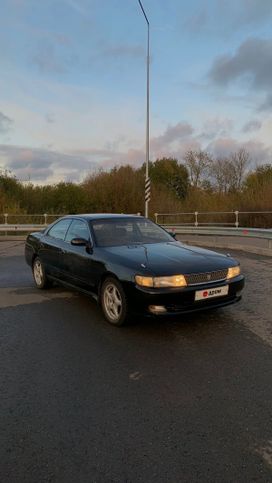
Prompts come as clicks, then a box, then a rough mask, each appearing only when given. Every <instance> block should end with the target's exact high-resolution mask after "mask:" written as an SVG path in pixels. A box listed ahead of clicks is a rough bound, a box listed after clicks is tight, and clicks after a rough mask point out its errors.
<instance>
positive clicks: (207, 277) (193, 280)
mask: <svg viewBox="0 0 272 483" xmlns="http://www.w3.org/2000/svg"><path fill="white" fill-rule="evenodd" d="M227 274H228V269H227V268H225V269H224V270H216V271H214V272H205V273H189V274H187V275H184V277H185V280H186V283H187V285H198V284H201V283H211V282H218V281H219V280H224V279H225V278H227Z"/></svg>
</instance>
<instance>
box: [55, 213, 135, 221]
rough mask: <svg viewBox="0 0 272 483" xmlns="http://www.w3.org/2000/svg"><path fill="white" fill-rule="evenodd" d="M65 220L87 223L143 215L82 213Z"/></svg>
mask: <svg viewBox="0 0 272 483" xmlns="http://www.w3.org/2000/svg"><path fill="white" fill-rule="evenodd" d="M64 218H81V219H82V218H84V219H85V220H87V221H91V220H102V219H103V220H105V219H114V218H119V219H120V218H124V219H126V218H143V217H142V216H141V215H124V214H123V213H119V214H118V213H82V214H77V215H66V216H65V217H64Z"/></svg>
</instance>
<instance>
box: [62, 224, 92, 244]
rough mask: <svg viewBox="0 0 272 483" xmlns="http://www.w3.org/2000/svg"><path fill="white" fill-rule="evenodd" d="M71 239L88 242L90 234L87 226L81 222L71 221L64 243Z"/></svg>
mask: <svg viewBox="0 0 272 483" xmlns="http://www.w3.org/2000/svg"><path fill="white" fill-rule="evenodd" d="M73 238H84V240H89V238H90V232H89V228H88V226H87V224H86V223H85V222H84V221H82V220H73V221H72V223H71V225H70V227H69V230H68V232H67V234H66V237H65V241H67V242H70V241H71V240H72V239H73Z"/></svg>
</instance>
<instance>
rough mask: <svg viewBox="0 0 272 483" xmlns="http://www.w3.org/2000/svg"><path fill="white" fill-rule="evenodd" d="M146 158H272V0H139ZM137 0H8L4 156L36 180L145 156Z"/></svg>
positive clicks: (0, 66)
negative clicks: (201, 153)
mask: <svg viewBox="0 0 272 483" xmlns="http://www.w3.org/2000/svg"><path fill="white" fill-rule="evenodd" d="M143 4H144V7H145V10H146V13H147V15H148V17H149V20H150V34H151V66H150V68H151V79H150V88H151V99H150V102H151V113H150V129H151V131H150V135H151V152H150V154H151V159H156V158H157V157H161V156H175V157H177V158H178V159H179V160H180V161H182V159H183V156H184V153H185V152H186V150H188V149H207V150H209V151H210V152H211V153H212V154H213V155H214V156H227V155H228V154H230V153H231V152H233V151H235V150H237V149H239V147H242V146H243V147H245V148H246V149H247V150H248V151H249V153H250V155H251V158H252V164H253V165H254V164H255V163H262V162H271V159H272V140H271V128H272V117H271V109H272V35H271V21H272V2H271V0H228V1H226V0H191V1H190V2H188V1H187V0H172V1H170V0H169V1H167V2H166V1H165V0H143ZM145 55H146V24H145V21H144V17H143V15H142V13H141V10H140V7H139V4H138V1H137V0H119V1H117V0H43V1H42V2H38V1H37V0H1V18H0V72H1V76H0V167H2V168H7V169H10V170H11V171H12V172H13V173H14V174H15V175H16V176H17V177H18V178H19V179H22V180H29V179H30V180H31V181H33V182H35V183H36V182H38V183H46V182H56V181H60V180H72V181H80V180H81V179H83V178H84V176H86V174H87V173H88V172H89V171H90V170H95V169H99V168H100V167H102V168H106V169H107V168H110V167H112V166H114V165H120V164H123V163H130V164H132V165H134V166H139V165H141V164H142V162H143V161H144V159H145V151H144V150H145V89H146V79H145V76H146V64H145Z"/></svg>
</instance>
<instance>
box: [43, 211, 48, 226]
mask: <svg viewBox="0 0 272 483" xmlns="http://www.w3.org/2000/svg"><path fill="white" fill-rule="evenodd" d="M43 216H44V224H45V225H47V213H44V215H43Z"/></svg>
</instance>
